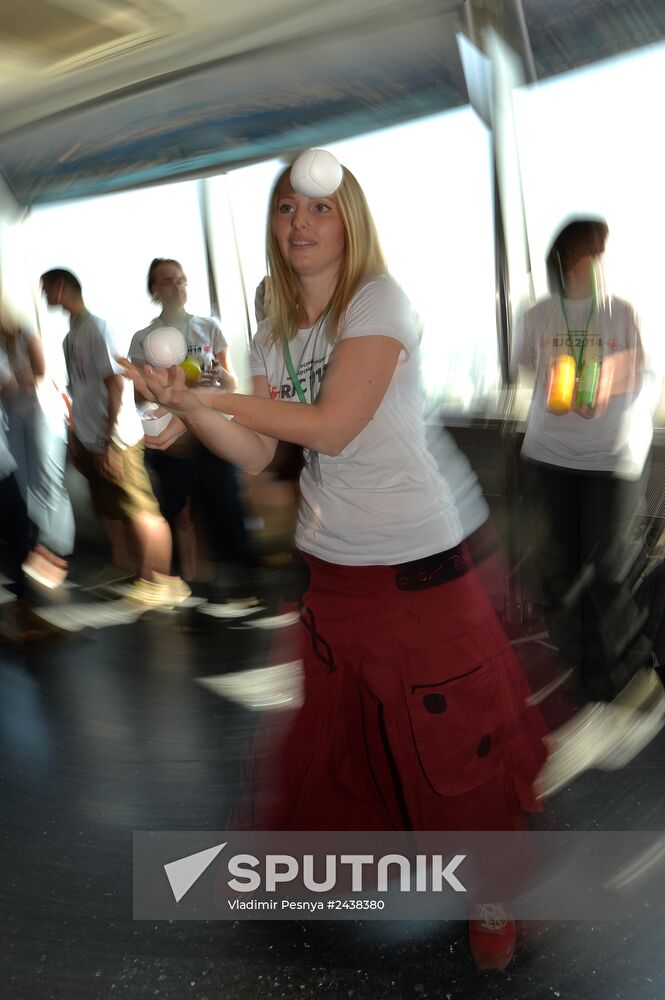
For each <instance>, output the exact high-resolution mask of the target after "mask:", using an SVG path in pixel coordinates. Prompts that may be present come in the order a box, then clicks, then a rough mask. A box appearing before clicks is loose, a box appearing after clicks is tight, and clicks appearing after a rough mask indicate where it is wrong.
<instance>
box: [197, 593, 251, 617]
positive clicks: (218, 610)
mask: <svg viewBox="0 0 665 1000" xmlns="http://www.w3.org/2000/svg"><path fill="white" fill-rule="evenodd" d="M199 610H200V611H201V614H203V615H209V616H210V617H211V618H246V617H247V616H248V615H255V614H257V612H259V611H263V610H265V609H264V607H263V606H262V605H261V604H259V600H258V598H257V597H241V598H239V599H238V600H229V601H224V602H223V603H222V604H212V603H210V602H209V603H208V604H204V605H203V607H201V608H200V609H199Z"/></svg>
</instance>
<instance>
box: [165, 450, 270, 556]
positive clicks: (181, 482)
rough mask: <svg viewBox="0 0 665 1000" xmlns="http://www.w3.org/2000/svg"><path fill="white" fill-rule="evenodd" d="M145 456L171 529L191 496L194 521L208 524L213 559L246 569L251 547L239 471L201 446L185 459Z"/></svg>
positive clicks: (171, 456)
mask: <svg viewBox="0 0 665 1000" xmlns="http://www.w3.org/2000/svg"><path fill="white" fill-rule="evenodd" d="M145 455H146V464H147V465H148V467H149V468H150V469H151V470H152V471H153V472H154V473H155V476H156V480H157V482H156V483H155V493H156V496H157V499H158V501H159V506H160V509H161V511H162V514H163V516H164V517H165V519H166V520H167V521H168V522H169V525H170V526H171V529H172V530H173V528H174V525H175V520H176V517H177V515H178V514H179V513H180V511H181V510H182V509H183V508H184V506H185V504H186V503H187V499H188V498H189V497H191V500H192V516H193V517H194V518H198V519H199V520H200V521H201V522H202V523H203V524H204V527H205V534H206V538H207V540H208V543H209V544H210V546H211V548H212V552H213V555H214V558H215V559H216V560H217V561H220V562H229V563H235V564H239V565H244V564H247V563H248V562H249V561H250V554H249V542H248V537H247V529H246V527H245V518H244V511H243V504H242V499H241V497H240V487H239V483H238V471H237V469H236V467H235V466H234V465H231V463H230V462H226V461H225V460H224V459H223V458H219V457H218V456H217V455H214V454H213V453H212V452H210V451H208V449H207V448H204V447H203V446H200V445H196V446H195V447H194V449H193V450H192V453H191V454H188V455H185V456H180V455H178V456H176V455H170V454H169V453H168V452H163V451H154V450H151V449H146V452H145Z"/></svg>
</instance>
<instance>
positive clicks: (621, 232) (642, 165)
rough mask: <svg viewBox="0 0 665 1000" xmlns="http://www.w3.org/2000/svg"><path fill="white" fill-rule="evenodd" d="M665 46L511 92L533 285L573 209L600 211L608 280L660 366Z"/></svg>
mask: <svg viewBox="0 0 665 1000" xmlns="http://www.w3.org/2000/svg"><path fill="white" fill-rule="evenodd" d="M664 86H665V46H663V45H658V46H655V47H652V48H648V49H644V50H642V51H639V52H635V53H632V54H630V55H628V56H623V57H621V58H618V59H613V60H611V61H609V62H606V63H602V64H598V65H596V66H593V67H591V68H589V69H585V70H582V71H577V72H574V73H569V74H566V75H565V76H561V77H557V78H555V79H554V80H551V81H548V82H546V83H543V84H539V85H538V86H535V87H528V88H525V89H523V90H520V91H517V92H516V93H515V97H514V105H515V119H516V128H517V139H518V148H519V155H520V162H521V172H522V184H523V189H524V203H525V210H526V220H527V227H528V233H529V242H530V248H531V258H532V266H533V274H534V284H535V289H536V293H537V294H538V295H543V294H545V292H546V279H545V266H544V258H545V254H546V252H547V249H548V247H549V245H550V243H551V241H552V238H553V237H554V236H555V235H556V232H557V231H558V230H559V229H560V228H561V227H562V224H565V220H566V219H567V218H568V217H569V216H571V215H580V214H584V213H593V214H594V215H598V214H600V215H602V216H604V217H605V218H606V219H607V222H608V225H609V228H610V238H609V241H608V245H607V253H606V277H607V282H608V287H609V288H610V290H611V291H613V292H614V293H615V294H617V295H620V296H622V297H623V298H626V299H628V300H630V301H631V302H632V303H633V304H634V305H635V306H636V307H637V309H638V312H639V314H640V316H641V320H642V335H643V340H644V342H645V345H646V347H647V349H648V351H649V352H650V354H651V357H652V362H653V364H654V367H655V368H656V370H657V371H658V372H659V373H660V374H662V373H663V372H664V371H665V363H664V362H665V355H664V353H663V348H664V347H665V338H664V337H663V333H662V331H663V326H664V323H665V315H664V313H665V310H664V306H663V293H662V284H663V282H662V276H661V271H662V267H661V258H662V245H661V244H662V240H661V233H662V232H663V231H665V199H664V198H663V169H662V164H663V154H662V128H661V125H660V121H659V117H658V100H657V98H658V97H659V95H660V94H661V93H662V90H663V87H664Z"/></svg>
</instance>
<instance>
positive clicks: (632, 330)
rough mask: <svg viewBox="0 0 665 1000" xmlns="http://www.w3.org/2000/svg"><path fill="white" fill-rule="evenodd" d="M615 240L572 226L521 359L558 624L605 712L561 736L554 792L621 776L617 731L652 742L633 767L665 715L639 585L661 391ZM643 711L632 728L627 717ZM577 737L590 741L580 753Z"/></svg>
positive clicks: (638, 744) (538, 521) (535, 495)
mask: <svg viewBox="0 0 665 1000" xmlns="http://www.w3.org/2000/svg"><path fill="white" fill-rule="evenodd" d="M607 236H608V227H607V224H606V222H605V221H604V220H601V219H591V218H580V219H574V220H571V221H570V222H568V223H567V225H565V226H564V227H563V228H562V230H561V231H560V232H559V233H558V235H557V236H556V238H555V239H554V241H553V243H552V246H551V248H550V250H549V252H548V256H547V268H548V278H549V284H550V290H551V294H550V295H549V296H548V297H547V298H545V299H543V300H542V301H540V302H538V303H536V305H535V306H533V308H531V309H530V310H529V311H528V312H527V313H526V314H525V316H524V318H523V320H522V323H521V328H520V329H519V330H518V333H517V336H516V358H517V360H518V362H519V363H520V365H522V366H523V367H524V368H527V369H530V370H531V371H532V372H534V373H535V380H536V381H535V388H534V393H533V399H532V403H531V409H530V412H529V417H528V421H527V427H526V433H525V436H524V444H523V447H522V458H523V459H524V471H525V474H526V476H525V482H526V487H527V497H528V505H529V511H528V512H529V514H530V521H531V524H532V537H533V539H534V542H533V544H534V556H535V558H534V565H537V567H538V576H539V580H540V589H541V593H542V601H543V605H544V614H545V621H546V623H547V625H548V628H549V632H550V635H551V637H552V639H553V640H554V641H555V642H556V644H557V646H558V647H559V650H560V652H561V654H562V657H563V658H564V661H565V663H566V665H567V666H568V667H570V668H572V669H573V670H574V671H575V673H576V675H577V677H578V679H579V681H580V683H581V687H582V689H583V691H584V693H585V695H586V697H587V698H590V699H592V701H593V703H598V704H597V705H591V706H590V707H589V708H588V709H586V710H585V712H584V713H583V714H582V715H581V716H580V717H579V718H576V719H575V720H573V722H572V723H571V725H570V726H568V727H567V728H565V729H564V730H563V731H562V732H561V733H560V734H558V735H555V738H554V746H558V753H553V754H552V755H551V757H550V760H549V762H548V768H547V771H546V772H545V773H544V775H543V780H544V781H545V782H546V784H547V785H548V786H549V788H550V789H551V790H555V788H556V787H561V786H562V785H563V784H564V783H566V782H567V781H569V780H571V779H572V777H574V775H575V773H576V771H577V772H579V771H580V770H583V769H584V768H585V767H589V766H593V764H594V763H595V762H597V761H602V760H606V766H610V763H608V761H610V758H611V757H612V756H613V755H615V750H616V738H617V733H624V735H625V734H626V733H627V732H628V730H629V729H630V731H631V732H633V733H634V734H635V735H636V737H638V738H637V739H636V740H635V746H634V748H633V751H632V752H631V751H630V748H629V743H628V742H627V741H626V740H625V738H624V740H623V744H622V756H621V761H622V762H625V760H627V759H630V756H631V755H634V753H637V752H638V751H639V750H640V749H641V748H642V746H643V745H644V742H645V741H648V736H649V731H651V735H655V733H656V732H657V731H658V729H659V728H660V727H661V725H662V724H663V719H664V717H665V698H664V697H663V690H662V685H661V683H660V681H659V679H658V676H657V674H656V672H655V671H654V670H652V669H651V664H652V656H651V648H650V643H649V641H648V639H647V638H646V636H645V635H644V634H643V633H642V631H641V627H640V611H639V610H638V607H637V605H636V603H635V601H634V600H633V598H632V596H631V593H630V583H629V580H628V579H627V572H628V570H629V568H630V558H629V556H630V542H631V537H632V536H631V527H632V524H633V521H634V518H635V514H636V510H637V505H638V502H639V499H640V496H641V493H642V491H643V489H644V486H645V477H646V475H647V473H648V465H647V460H648V456H649V451H650V448H651V441H652V437H653V425H652V416H651V414H652V409H653V405H654V403H655V402H656V400H654V398H653V397H654V395H655V394H657V390H658V385H657V380H656V378H655V375H654V374H653V373H651V372H649V370H648V366H647V364H646V362H645V355H644V350H643V347H642V342H641V339H640V331H639V324H638V319H637V315H636V313H635V310H634V308H633V307H632V305H630V303H628V302H625V301H624V300H622V299H620V298H617V297H616V296H614V295H609V294H607V292H606V291H605V287H604V281H603V270H602V255H603V253H604V250H605V244H606V240H607ZM614 699H616V703H615V704H613V705H611V706H609V711H607V710H606V709H605V708H603V704H606V703H609V702H613V701H614ZM637 710H640V711H642V714H641V715H640V716H634V715H631V716H630V718H631V719H635V720H636V721H635V722H634V723H633V722H631V726H630V727H627V726H626V724H625V719H624V715H625V712H634V711H637ZM617 711H619V712H620V713H624V715H622V716H621V718H622V719H624V721H623V724H621V720H620V719H619V716H617V714H616V713H617ZM591 715H593V721H594V725H593V726H590V725H589V716H591ZM622 727H623V728H622ZM649 727H651V730H649ZM601 730H602V732H601ZM573 735H574V736H575V737H576V740H581V741H582V743H583V744H584V747H582V746H579V747H578V751H579V752H577V753H576V754H574V753H573V746H574V745H575V741H571V737H572V736H573ZM573 757H575V760H573ZM617 759H618V758H617Z"/></svg>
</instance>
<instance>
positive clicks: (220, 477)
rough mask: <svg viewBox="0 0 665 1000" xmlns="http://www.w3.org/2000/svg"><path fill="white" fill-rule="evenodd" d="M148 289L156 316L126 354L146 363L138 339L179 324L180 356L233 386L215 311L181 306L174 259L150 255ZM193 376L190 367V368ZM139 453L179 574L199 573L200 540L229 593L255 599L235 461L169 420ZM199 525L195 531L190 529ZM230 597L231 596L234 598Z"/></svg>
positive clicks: (183, 282)
mask: <svg viewBox="0 0 665 1000" xmlns="http://www.w3.org/2000/svg"><path fill="white" fill-rule="evenodd" d="M147 285H148V293H149V295H150V297H151V299H152V301H153V302H155V303H156V304H157V305H159V306H161V311H160V314H159V316H156V317H155V319H154V320H153V321H152V322H151V323H150V324H149V325H148V326H147V327H145V328H144V329H143V330H139V331H138V332H137V333H135V334H134V336H133V338H132V342H131V345H130V348H129V357H130V359H131V360H132V361H133V362H134V363H136V364H138V365H142V364H145V360H146V359H145V354H144V350H143V343H144V341H145V339H146V337H147V336H148V334H150V333H151V332H152V331H153V330H159V329H160V328H164V327H172V328H175V329H177V330H180V332H181V333H182V335H183V337H184V339H185V343H186V345H187V359H188V360H190V361H192V362H194V364H195V365H198V367H199V369H200V370H201V372H202V373H205V374H208V375H209V376H211V378H212V379H214V382H215V384H216V385H218V386H219V387H221V388H223V389H235V388H236V387H237V384H238V379H237V377H236V374H235V372H234V370H233V366H232V363H231V355H230V350H229V345H228V343H227V341H226V338H225V337H224V334H223V333H222V328H221V325H220V323H219V320H217V319H216V318H215V317H212V316H194V315H192V314H191V313H188V312H187V311H186V309H185V305H186V303H187V278H186V276H185V272H184V271H183V268H182V266H181V264H180V263H179V262H178V261H177V260H173V259H171V258H166V257H156V258H155V259H154V260H153V261H152V262H151V264H150V267H149V269H148V280H147ZM192 371H193V372H194V378H196V369H194V368H193V369H192ZM145 443H146V449H147V451H146V458H147V461H148V464H149V466H150V468H151V470H152V471H153V472H154V473H155V475H156V477H157V483H158V486H157V493H158V498H159V502H160V507H161V510H162V513H163V515H164V517H165V518H166V520H167V521H168V523H169V524H170V526H171V529H172V531H173V536H174V539H175V542H176V554H177V559H178V565H179V569H180V572H181V574H182V575H183V576H184V577H185V579H187V580H188V581H189V582H194V581H200V580H201V578H202V577H204V576H205V575H206V568H205V567H204V566H202V565H200V564H201V563H204V562H205V561H206V560H205V550H204V558H203V559H202V558H201V554H200V552H199V549H200V546H201V544H202V543H203V545H204V546H205V545H206V543H207V544H208V545H209V546H210V549H211V550H212V554H213V557H214V559H216V560H218V561H219V562H220V563H221V564H222V565H224V564H226V567H227V568H228V572H229V573H230V574H231V576H232V579H233V582H232V584H231V586H232V590H233V592H234V596H235V597H236V599H239V600H241V601H242V600H245V601H246V602H247V604H248V606H254V605H257V604H258V601H257V600H256V598H253V597H244V596H243V597H239V595H240V594H244V592H245V591H247V590H248V588H249V582H248V581H247V580H246V576H247V570H248V565H249V563H250V554H249V542H248V537H247V529H246V527H245V518H244V512H243V504H242V500H241V497H240V487H239V482H238V474H237V470H236V468H235V467H234V466H233V465H232V464H231V463H230V462H227V461H225V460H224V459H223V458H220V457H219V456H218V455H216V454H214V453H213V452H211V451H209V450H208V449H207V448H205V447H204V446H203V445H202V444H201V443H200V442H199V441H198V440H197V439H196V438H195V437H194V435H192V434H191V433H189V432H188V431H187V429H186V428H185V426H184V425H183V424H182V423H181V422H180V421H179V420H177V419H173V420H172V421H171V423H170V424H169V425H168V427H167V428H166V429H165V431H164V432H163V433H162V434H161V435H159V436H157V437H151V436H149V435H148V436H147V437H146V442H145ZM199 527H200V530H199V531H197V528H199ZM235 603H236V601H234V604H235Z"/></svg>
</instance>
